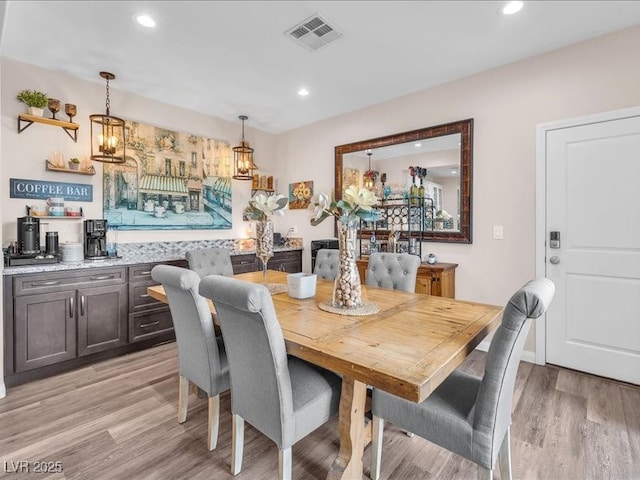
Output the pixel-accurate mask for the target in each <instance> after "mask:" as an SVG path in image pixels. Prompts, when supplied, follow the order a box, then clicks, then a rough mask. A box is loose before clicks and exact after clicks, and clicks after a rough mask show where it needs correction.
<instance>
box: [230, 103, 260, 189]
mask: <svg viewBox="0 0 640 480" xmlns="http://www.w3.org/2000/svg"><path fill="white" fill-rule="evenodd" d="M238 118H239V119H240V120H241V121H242V140H240V145H238V146H237V147H233V178H235V179H236V180H253V171H254V170H255V169H256V168H258V167H257V166H256V164H255V163H253V148H251V147H250V146H249V142H247V141H246V140H245V139H244V121H245V120H248V119H249V117H247V116H246V115H240V116H239V117H238Z"/></svg>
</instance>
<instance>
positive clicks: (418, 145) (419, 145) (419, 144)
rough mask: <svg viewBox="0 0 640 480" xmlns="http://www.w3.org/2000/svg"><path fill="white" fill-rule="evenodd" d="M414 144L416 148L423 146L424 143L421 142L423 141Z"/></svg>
mask: <svg viewBox="0 0 640 480" xmlns="http://www.w3.org/2000/svg"><path fill="white" fill-rule="evenodd" d="M413 146H414V147H416V148H418V147H421V146H422V144H421V143H414V144H413Z"/></svg>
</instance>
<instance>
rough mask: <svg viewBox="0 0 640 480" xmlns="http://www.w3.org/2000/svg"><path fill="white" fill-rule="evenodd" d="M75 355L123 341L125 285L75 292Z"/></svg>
mask: <svg viewBox="0 0 640 480" xmlns="http://www.w3.org/2000/svg"><path fill="white" fill-rule="evenodd" d="M76 305H77V307H76V309H77V313H78V339H77V340H78V356H83V355H89V354H92V353H97V352H103V351H105V350H110V349H112V348H115V347H119V346H121V345H126V344H127V285H126V284H123V285H115V286H106V287H96V288H83V289H79V290H78V291H77V297H76Z"/></svg>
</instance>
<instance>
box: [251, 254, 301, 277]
mask: <svg viewBox="0 0 640 480" xmlns="http://www.w3.org/2000/svg"><path fill="white" fill-rule="evenodd" d="M258 263H259V264H260V268H262V262H260V261H258ZM267 268H268V269H269V270H278V271H280V272H287V273H298V272H301V271H302V250H288V251H283V252H276V253H275V255H274V256H273V257H272V258H271V259H270V260H269V261H268V262H267Z"/></svg>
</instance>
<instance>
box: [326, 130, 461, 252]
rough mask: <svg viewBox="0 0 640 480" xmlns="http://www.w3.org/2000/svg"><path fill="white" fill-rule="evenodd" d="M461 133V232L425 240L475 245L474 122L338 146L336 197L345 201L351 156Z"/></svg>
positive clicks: (424, 237) (431, 234)
mask: <svg viewBox="0 0 640 480" xmlns="http://www.w3.org/2000/svg"><path fill="white" fill-rule="evenodd" d="M457 133H459V134H460V135H461V145H460V229H459V231H436V230H427V231H424V232H422V235H421V238H422V240H423V241H427V242H448V243H472V213H473V210H472V186H473V119H472V118H470V119H466V120H460V121H457V122H451V123H446V124H443V125H436V126H434V127H427V128H421V129H419V130H412V131H409V132H403V133H396V134H393V135H387V136H385V137H378V138H371V139H369V140H362V141H360V142H354V143H348V144H346V145H339V146H337V147H335V186H334V188H335V190H334V192H335V197H336V200H339V199H341V198H342V188H343V187H342V185H343V179H342V172H343V158H342V156H343V155H344V154H347V153H353V152H359V151H365V150H367V149H376V148H380V147H387V146H389V145H397V144H401V143H407V142H415V141H417V140H426V139H430V138H435V137H442V136H445V135H452V134H457Z"/></svg>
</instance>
